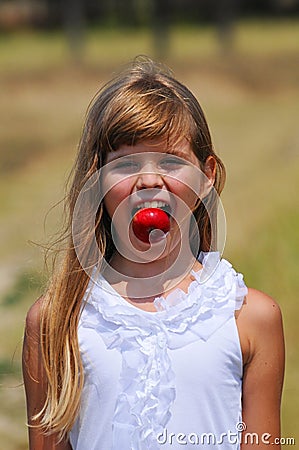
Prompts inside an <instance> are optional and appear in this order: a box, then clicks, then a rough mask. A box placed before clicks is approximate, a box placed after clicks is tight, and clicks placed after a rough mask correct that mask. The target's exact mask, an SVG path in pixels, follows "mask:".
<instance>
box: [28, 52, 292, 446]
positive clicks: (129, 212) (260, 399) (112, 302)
mask: <svg viewBox="0 0 299 450" xmlns="http://www.w3.org/2000/svg"><path fill="white" fill-rule="evenodd" d="M224 179H225V169H224V166H223V164H222V162H221V160H220V159H219V157H218V156H217V155H216V154H215V152H214V150H213V146H212V143H211V137H210V132H209V129H208V125H207V123H206V120H205V117H204V114H203V112H202V109H201V107H200V106H199V104H198V102H197V100H196V99H195V98H194V96H193V95H192V93H191V92H190V91H189V90H188V89H187V88H186V87H185V86H184V85H183V84H181V83H180V82H178V81H177V80H176V79H174V78H173V76H172V75H171V74H170V73H168V72H165V71H163V70H161V68H160V67H159V66H158V65H156V64H154V63H153V62H151V61H150V60H146V61H136V62H135V63H134V64H133V65H132V67H130V69H128V70H126V71H125V72H123V73H122V74H120V75H119V76H118V77H117V78H116V79H113V80H112V81H111V82H110V83H108V84H107V85H106V86H104V88H103V89H102V90H100V91H99V93H98V94H97V95H96V97H95V98H94V100H93V103H92V105H91V106H90V109H89V112H88V115H87V119H86V123H85V127H84V131H83V135H82V139H81V142H80V146H79V153H78V158H77V161H76V165H75V168H74V172H73V183H72V186H71V189H70V192H69V195H68V199H67V200H68V202H67V206H68V211H69V222H68V228H67V238H66V240H67V246H66V247H67V248H66V250H65V254H64V257H63V260H62V263H61V264H60V265H59V266H58V264H57V268H56V272H55V273H54V275H53V278H52V280H51V283H50V285H49V287H48V289H47V291H46V292H45V294H44V296H43V297H42V298H40V299H39V300H37V302H35V304H34V305H33V306H32V307H31V309H30V310H29V312H28V315H27V321H26V330H25V341H24V351H23V371H24V380H25V388H26V397H27V412H28V422H29V442H30V450H49V449H57V450H58V449H59V450H69V449H73V450H109V449H113V450H131V449H132V450H137V449H138V450H152V449H159V448H162V449H163V448H165V449H179V448H181V446H184V448H190V449H191V448H194V447H196V446H199V447H200V448H207V449H208V448H216V449H222V450H224V449H239V448H242V450H245V449H249V448H250V449H251V450H252V449H255V448H266V446H267V445H269V444H277V446H276V448H280V445H279V433H280V399H281V391H282V383H283V368H284V344H283V331H282V322H281V314H280V310H279V307H278V305H277V304H276V303H275V301H274V300H273V299H272V298H270V297H269V296H267V295H265V294H263V293H262V292H259V291H257V290H254V289H247V288H246V286H245V285H244V282H243V279H242V276H241V275H240V274H237V273H236V272H235V271H234V269H233V268H232V266H231V265H230V264H229V263H228V262H227V261H225V260H223V259H220V255H219V253H217V252H216V251H215V250H216V242H217V236H216V231H217V230H216V219H217V217H216V212H217V209H218V204H219V202H218V196H219V194H220V192H221V190H222V188H223V185H224ZM242 432H243V433H242Z"/></svg>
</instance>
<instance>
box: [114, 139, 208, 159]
mask: <svg viewBox="0 0 299 450" xmlns="http://www.w3.org/2000/svg"><path fill="white" fill-rule="evenodd" d="M146 153H151V154H153V153H157V157H158V155H159V154H163V155H165V153H168V154H173V155H176V156H179V157H180V158H183V159H185V160H186V161H190V162H191V163H193V164H195V165H199V161H198V159H197V157H196V155H195V154H194V152H193V150H192V148H191V145H190V143H189V142H188V141H187V139H182V140H181V141H180V142H177V143H175V144H169V143H167V142H166V141H165V140H154V141H143V142H139V143H137V144H135V145H126V144H123V145H121V146H120V147H119V148H118V149H117V150H114V151H111V152H109V153H108V155H107V162H110V161H114V160H115V159H118V158H121V157H122V156H128V155H134V154H146Z"/></svg>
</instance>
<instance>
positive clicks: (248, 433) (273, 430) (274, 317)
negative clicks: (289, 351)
mask: <svg viewBox="0 0 299 450" xmlns="http://www.w3.org/2000/svg"><path fill="white" fill-rule="evenodd" d="M237 323H238V328H239V332H240V339H241V345H242V349H243V357H244V375H243V396H242V405H243V418H242V421H243V422H244V424H245V425H244V426H246V429H245V431H244V432H243V436H242V445H241V449H242V450H249V449H250V450H255V449H263V448H265V449H266V448H267V449H269V445H270V446H273V445H275V447H274V448H275V449H280V448H281V446H280V442H279V440H280V403H281V393H282V386H283V378H284V337H283V327H282V317H281V311H280V309H279V306H278V305H277V303H276V302H275V301H274V300H273V299H272V298H271V297H269V296H268V295H266V294H264V293H262V292H260V291H257V290H254V289H249V293H248V296H247V298H246V301H245V304H244V305H243V307H242V309H241V312H240V314H239V317H238V319H237Z"/></svg>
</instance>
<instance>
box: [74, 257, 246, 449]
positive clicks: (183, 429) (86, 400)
mask: <svg viewBox="0 0 299 450" xmlns="http://www.w3.org/2000/svg"><path fill="white" fill-rule="evenodd" d="M200 261H201V262H202V265H203V268H202V269H201V270H200V271H198V272H194V271H192V275H193V276H194V281H192V282H191V284H190V285H189V289H188V293H184V292H183V291H181V290H180V289H176V290H175V291H173V292H172V293H171V294H169V295H168V296H167V297H166V298H164V297H158V298H156V299H155V301H154V304H155V306H156V309H157V312H147V311H144V310H141V309H139V308H136V307H135V306H133V305H132V304H130V303H129V302H127V301H126V300H125V299H124V298H123V297H121V296H120V295H119V294H118V293H117V292H116V291H115V290H114V289H113V288H112V287H111V286H110V285H109V283H108V282H107V281H106V280H105V279H104V278H103V277H102V276H100V277H99V279H98V280H97V282H94V281H93V282H90V284H89V286H88V288H87V290H86V296H85V299H86V304H85V306H84V308H83V310H82V315H81V318H80V322H79V328H78V335H79V345H80V351H81V354H82V359H83V365H84V371H85V382H84V389H83V394H82V400H81V407H80V412H79V415H78V418H77V420H76V422H75V424H74V426H73V428H72V430H71V432H70V442H71V445H72V448H73V450H157V449H160V448H161V449H169V450H171V449H181V448H185V449H186V448H190V449H191V448H192V449H194V447H195V448H196V447H197V446H198V447H200V448H207V449H211V448H213V449H219V450H220V449H221V450H231V449H238V448H239V447H240V445H239V438H240V436H239V431H240V430H241V428H240V427H242V425H240V422H241V389H242V354H241V348H240V342H239V336H238V331H237V327H236V322H235V316H234V313H235V310H236V309H239V308H240V307H241V305H242V302H243V299H244V297H245V296H246V294H247V288H246V286H245V284H244V282H243V277H242V275H241V274H238V273H236V272H235V270H234V269H233V268H232V266H231V264H230V263H229V262H227V261H226V260H224V259H222V260H220V258H219V254H218V253H217V252H213V253H203V254H201V256H200Z"/></svg>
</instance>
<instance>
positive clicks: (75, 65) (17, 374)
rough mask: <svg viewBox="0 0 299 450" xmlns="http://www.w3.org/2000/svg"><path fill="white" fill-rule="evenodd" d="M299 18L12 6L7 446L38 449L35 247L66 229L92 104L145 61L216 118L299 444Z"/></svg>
mask: <svg viewBox="0 0 299 450" xmlns="http://www.w3.org/2000/svg"><path fill="white" fill-rule="evenodd" d="M62 3H64V7H63V8H62V7H59V4H60V5H61V4H62ZM298 10H299V7H298V1H296V0H294V1H292V0H289V1H279V0H276V1H267V2H266V1H264V2H249V1H239V2H238V1H233V0H221V1H219V2H216V1H214V2H207V1H197V2H194V1H193V0H187V1H186V2H183V1H182V0H176V1H173V2H171V1H169V0H168V1H166V0H163V1H162V0H160V2H156V1H154V0H135V1H130V2H124V1H121V0H114V1H113V2H108V1H106V2H105V1H102V2H97V1H89V2H82V1H81V2H80V1H78V0H76V1H74V2H70V1H66V2H60V3H59V2H58V1H52V2H49V1H48V2H47V1H39V2H33V1H25V0H23V1H12V0H11V1H4V2H2V3H1V5H0V83H1V95H0V98H1V110H0V187H1V189H0V217H1V228H0V239H1V246H0V296H1V302H0V443H1V444H0V446H1V449H2V448H3V449H5V450H24V449H26V448H27V431H26V426H25V421H26V417H25V401H24V392H23V386H22V376H21V365H20V358H21V349H22V334H23V327H24V318H25V314H26V311H27V309H28V308H29V306H30V304H31V303H32V302H33V301H34V300H35V299H36V298H37V296H38V295H39V294H40V293H41V292H42V288H43V284H44V282H45V272H44V265H43V249H42V247H39V246H37V245H34V244H32V243H31V242H30V241H33V242H39V243H42V244H45V243H47V241H48V240H49V238H50V236H51V235H53V233H55V231H56V230H57V228H58V227H59V225H60V223H61V212H62V208H61V205H60V206H58V207H56V208H54V209H52V210H51V211H50V213H49V214H47V213H48V211H49V209H50V208H51V206H53V205H54V204H55V203H56V202H58V201H59V200H60V199H62V197H63V195H64V185H65V181H66V178H67V175H68V173H69V171H70V169H71V166H72V163H73V161H74V158H75V154H76V147H77V143H78V140H79V137H80V132H81V129H82V124H83V120H84V115H85V111H86V108H87V105H88V103H89V101H90V99H91V98H92V96H93V95H94V94H95V92H96V91H97V89H98V88H99V87H100V86H101V84H102V83H103V82H105V81H108V79H109V78H110V77H111V76H112V75H113V73H114V72H115V71H118V70H119V69H120V68H121V66H122V65H124V64H126V63H127V62H128V61H130V60H132V59H133V58H134V57H135V56H136V55H139V54H146V55H149V56H152V57H154V58H157V59H159V60H160V61H162V62H165V63H166V64H167V65H168V66H170V67H171V68H172V69H173V71H174V73H175V75H176V76H177V77H178V78H179V79H180V80H181V81H182V82H183V83H185V84H187V86H189V87H190V88H191V90H192V91H193V92H194V93H195V95H196V96H197V98H198V99H199V101H200V102H201V104H202V106H203V108H204V110H205V112H206V115H207V118H208V122H209V124H210V128H211V131H212V136H213V138H214V144H215V148H216V150H217V151H218V153H219V154H220V156H221V157H222V159H223V161H224V163H225V165H226V168H227V172H228V179H227V183H226V187H225V190H224V193H223V197H222V198H223V203H224V208H225V212H226V217H227V226H228V230H227V241H226V246H225V250H224V257H226V258H227V259H229V260H230V261H231V262H232V263H233V265H234V266H235V267H236V269H237V270H238V271H240V272H243V273H244V275H245V281H246V283H247V284H248V285H249V286H253V287H255V288H257V289H260V290H263V291H266V292H267V293H268V294H270V295H272V296H273V297H274V298H276V299H277V301H278V302H279V304H280V305H281V308H282V311H283V315H284V324H285V335H286V344H287V365H286V378H285V387H284V394H283V410H282V422H283V430H282V435H283V436H284V437H285V438H287V437H293V438H295V439H296V444H297V443H299V434H298V396H299V388H298V375H299V355H298V351H297V349H298V342H299V327H298V324H297V320H298V312H299V306H298V292H299V270H298V269H299V264H298V252H299V232H298V219H299V208H298V206H299V202H298V188H299V127H298V112H299V15H298ZM46 215H47V220H46V222H44V219H45V216H46ZM294 447H296V445H295V446H293V448H294Z"/></svg>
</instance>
